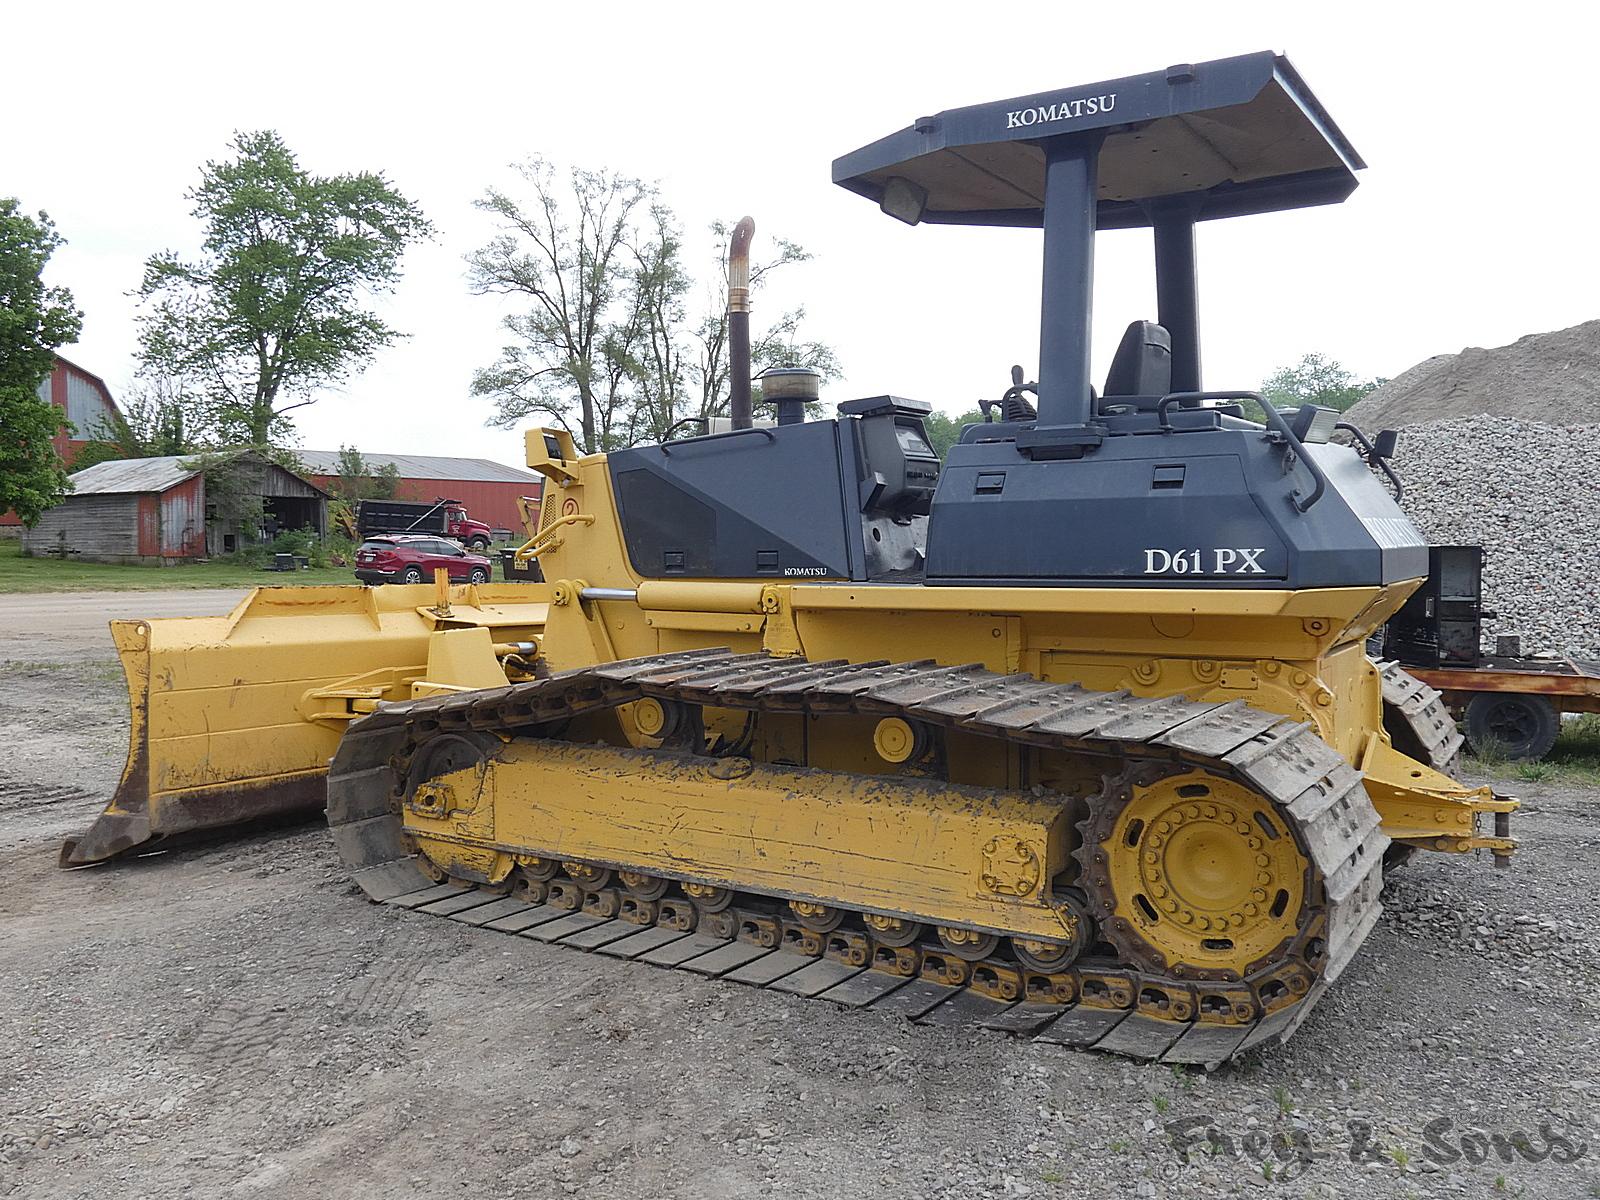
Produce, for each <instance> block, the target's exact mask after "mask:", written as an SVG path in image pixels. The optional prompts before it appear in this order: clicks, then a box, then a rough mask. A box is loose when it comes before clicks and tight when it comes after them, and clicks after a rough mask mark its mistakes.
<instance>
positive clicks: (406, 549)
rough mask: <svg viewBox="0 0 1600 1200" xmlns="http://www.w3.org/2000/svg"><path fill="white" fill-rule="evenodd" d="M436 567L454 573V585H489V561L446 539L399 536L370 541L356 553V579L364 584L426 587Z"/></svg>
mask: <svg viewBox="0 0 1600 1200" xmlns="http://www.w3.org/2000/svg"><path fill="white" fill-rule="evenodd" d="M436 567H443V568H445V570H447V571H449V572H450V582H451V583H488V582H489V560H488V559H487V558H485V557H483V555H481V554H468V553H467V552H466V551H465V550H463V549H462V548H461V547H460V546H458V545H456V544H455V543H454V542H450V541H446V540H445V539H444V538H436V537H427V536H424V535H421V534H402V533H396V534H392V535H389V536H387V537H371V538H368V539H367V540H366V541H364V542H362V543H361V546H360V548H359V549H358V550H357V551H356V578H357V579H359V580H361V582H362V583H426V582H428V581H430V580H432V579H433V572H434V568H436Z"/></svg>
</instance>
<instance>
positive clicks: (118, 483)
mask: <svg viewBox="0 0 1600 1200" xmlns="http://www.w3.org/2000/svg"><path fill="white" fill-rule="evenodd" d="M186 461H188V460H187V458H186V457H185V456H183V455H180V454H172V455H167V456H166V457H164V458H119V459H115V460H113V461H111V462H103V463H96V464H95V465H94V466H92V467H85V468H84V469H83V470H82V471H78V472H76V473H74V474H73V476H72V494H73V495H75V496H94V495H112V494H121V493H128V492H164V491H166V490H167V489H168V488H173V487H176V486H177V485H178V484H180V483H182V482H183V481H184V480H186V479H193V478H194V477H195V476H196V475H198V474H199V473H200V472H198V471H193V470H186V469H185V468H184V466H183V463H184V462H186Z"/></svg>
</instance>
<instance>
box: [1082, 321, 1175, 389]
mask: <svg viewBox="0 0 1600 1200" xmlns="http://www.w3.org/2000/svg"><path fill="white" fill-rule="evenodd" d="M1171 390H1172V335H1171V334H1169V333H1168V332H1167V331H1166V329H1165V328H1164V327H1162V326H1160V325H1157V324H1156V323H1155V322H1154V321H1135V322H1133V323H1132V324H1131V325H1129V326H1128V329H1127V332H1126V333H1124V334H1123V335H1122V341H1121V342H1120V343H1119V344H1118V345H1117V352H1116V354H1115V355H1114V356H1113V357H1112V359H1111V370H1110V371H1108V372H1107V373H1106V392H1105V395H1104V396H1102V397H1100V404H1099V410H1100V411H1102V412H1104V411H1105V409H1107V408H1108V407H1110V406H1112V405H1124V406H1128V407H1133V408H1140V409H1154V408H1155V406H1156V404H1157V402H1158V401H1159V400H1160V399H1161V397H1163V396H1165V395H1166V394H1167V393H1168V392H1170V391H1171Z"/></svg>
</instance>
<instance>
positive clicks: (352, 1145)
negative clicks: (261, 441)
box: [0, 592, 1600, 1200]
mask: <svg viewBox="0 0 1600 1200" xmlns="http://www.w3.org/2000/svg"><path fill="white" fill-rule="evenodd" d="M202 597H203V599H202ZM19 600H20V601H23V602H25V604H20V603H18V601H19ZM202 603H204V604H209V605H211V606H212V607H210V608H208V609H205V610H203V611H222V610H224V609H225V608H226V607H227V606H228V605H229V604H230V603H231V598H230V597H225V596H222V595H219V594H218V593H215V592H206V593H196V594H193V595H192V596H181V595H177V594H150V595H144V596H135V597H107V596H94V597H61V596H50V597H22V598H8V597H0V624H3V627H4V634H3V637H0V681H3V683H4V687H0V746H3V747H4V749H3V750H0V870H3V872H4V875H3V878H4V880H5V882H4V883H3V884H0V947H3V950H0V963H3V966H4V969H3V971H0V1195H16V1196H28V1197H35V1196H37V1197H86V1198H87V1197H93V1198H94V1200H104V1198H105V1197H108V1196H117V1197H146V1196H149V1197H169V1196H172V1197H215V1196H224V1197H230V1196H241V1197H245V1196H249V1197H286V1198H293V1200H304V1198H305V1197H308V1196H310V1197H319V1196H340V1197H373V1198H379V1197H381V1198H385V1200H387V1198H389V1197H395V1196H408V1195H427V1196H445V1195H451V1196H454V1195H463V1196H496V1197H516V1196H527V1197H546V1196H551V1197H563V1196H568V1195H577V1196H584V1197H597V1198H610V1197H617V1198H619V1200H623V1198H625V1200H647V1198H651V1197H678V1196H684V1197H689V1196H693V1197H696V1198H697V1200H724V1198H727V1200H731V1198H734V1197H746V1196H750V1195H767V1194H770V1195H774V1196H784V1197H819V1198H821V1197H878V1196H883V1197H891V1196H892V1197H896V1198H897V1200H912V1198H914V1197H924V1198H931V1197H934V1196H948V1197H961V1198H966V1197H991V1196H992V1197H1002V1196H1024V1195H1027V1196H1041V1197H1043V1196H1062V1197H1068V1196H1074V1197H1075V1196H1079V1195H1107V1196H1113V1195H1114V1196H1132V1197H1166V1196H1196V1197H1200V1196H1207V1197H1209V1196H1215V1195H1231V1194H1241V1195H1274V1194H1281V1195H1285V1196H1303V1195H1309V1196H1357V1195H1359V1196H1361V1197H1362V1198H1363V1200H1366V1198H1368V1197H1390V1196H1393V1197H1402V1196H1429V1197H1431V1196H1440V1195H1446V1196H1456V1195H1459V1196H1486V1197H1490V1196H1502V1195H1526V1196H1530V1197H1535V1196H1536V1197H1593V1196H1596V1195H1600V1129H1597V1128H1596V1122H1595V1118H1594V1116H1593V1112H1594V1110H1595V1107H1596V1105H1597V1103H1600V1066H1597V1063H1600V1054H1597V1051H1600V1044H1597V1042H1600V1039H1597V1035H1596V1030H1597V1028H1600V986H1597V984H1600V955H1597V954H1596V950H1597V949H1600V932H1597V926H1596V923H1595V922H1594V920H1593V917H1592V912H1593V909H1594V904H1595V897H1596V896H1597V895H1600V794H1597V793H1596V792H1595V791H1593V790H1589V789H1581V788H1576V787H1571V786H1563V787H1556V786H1550V785H1527V786H1526V787H1525V788H1524V796H1525V798H1526V799H1527V800H1528V802H1529V803H1528V808H1527V811H1526V812H1525V813H1524V814H1522V815H1521V816H1520V817H1519V818H1518V822H1517V830H1518V832H1519V833H1520V834H1521V835H1522V836H1523V837H1524V838H1525V839H1526V849H1525V851H1524V852H1523V854H1522V855H1521V856H1520V857H1519V859H1518V862H1517V864H1516V866H1515V868H1514V869H1512V870H1510V871H1495V870H1493V869H1492V868H1491V867H1490V865H1489V863H1488V862H1487V861H1486V860H1485V861H1472V860H1468V861H1445V860H1443V859H1442V858H1440V857H1439V856H1433V855H1429V856H1424V857H1423V859H1422V860H1421V861H1419V862H1418V863H1417V864H1416V865H1414V866H1413V867H1412V868H1411V869H1409V870H1408V871H1406V872H1405V873H1404V874H1402V875H1400V876H1397V877H1396V878H1395V879H1394V880H1393V881H1392V883H1391V885H1390V887H1389V888H1388V889H1387V891H1386V894H1385V900H1386V903H1387V905H1388V908H1389V912H1388V914H1387V915H1386V916H1385V918H1384V921H1383V923H1382V924H1381V925H1380V927H1379V929H1378V931H1377V933H1376V934H1375V935H1374V936H1373V937H1372V938H1371V939H1370V940H1369V941H1368V943H1367V945H1366V947H1365V948H1364V950H1363V952H1362V953H1361V954H1360V955H1359V956H1358V958H1357V960H1356V961H1355V963H1354V965H1353V966H1352V967H1351V968H1350V969H1349V971H1348V972H1347V973H1346V975H1345V976H1344V978H1343V979H1342V980H1341V981H1340V982H1339V984H1338V985H1337V986H1336V987H1335V988H1334V989H1333V991H1332V992H1331V993H1330V995H1329V997H1328V998H1327V999H1326V1000H1325V1001H1324V1002H1323V1004H1322V1005H1321V1006H1320V1007H1319V1008H1318V1010H1317V1012H1316V1013H1315V1014H1314V1015H1313V1017H1312V1018H1311V1020H1310V1021H1309V1022H1308V1024H1307V1026H1306V1027H1305V1028H1304V1029H1302V1030H1301V1032H1300V1034H1299V1036H1298V1037H1297V1038H1296V1039H1295V1040H1294V1041H1293V1042H1291V1043H1290V1045H1289V1046H1287V1047H1274V1048H1272V1049H1269V1050H1267V1051H1264V1052H1262V1053H1259V1054H1257V1055H1256V1056H1254V1057H1253V1058H1250V1059H1248V1060H1246V1061H1245V1062H1243V1063H1241V1064H1238V1065H1236V1066H1233V1067H1229V1068H1226V1069H1224V1070H1221V1071H1218V1072H1216V1073H1214V1074H1211V1075H1206V1074H1204V1073H1190V1072H1183V1071H1173V1070H1171V1069H1169V1068H1165V1067H1151V1066H1143V1065H1139V1064H1135V1063H1132V1062H1128V1061H1124V1060H1119V1059H1114V1058H1108V1057H1103V1056H1097V1055H1093V1054H1086V1053H1077V1052H1073V1051H1068V1050H1062V1049H1060V1048H1058V1047H1051V1046H1045V1045H1042V1044H1037V1043H1022V1042H1015V1041H1010V1040H1007V1039H1006V1038H1005V1037H1003V1036H1001V1035H977V1036H973V1035H967V1034H963V1035H962V1037H961V1040H958V1041H952V1040H950V1035H949V1034H948V1033H946V1032H944V1031H941V1030H938V1029H934V1028H928V1027H922V1026H914V1025H909V1024H906V1023H903V1022H900V1021H896V1020H891V1019H887V1018H884V1017H881V1016H878V1015H875V1014H871V1013H861V1012H851V1011H845V1010H840V1009H836V1008H833V1007H832V1006H829V1005H825V1004H822V1003H819V1002H816V1001H804V1000H799V999H796V998H792V997H787V996H783V995H780V994H777V993H773V992H767V991H757V990H753V989H749V988H743V987H740V986H738V985H735V984H727V983H720V982H712V981H706V980H703V979H700V978H698V977H695V976H690V975H686V974H684V973H680V972H670V971H661V970H656V969H653V968H648V967H645V966H642V965H636V964H624V963H620V962H617V961H614V960H611V959H606V958H602V957H600V956H597V955H586V954H583V953H580V952H577V951H574V950H568V949H562V948H558V947H551V946H546V945H543V944H540V943H536V942H533V941H530V940H527V939H523V938H515V937H508V936H505V935H498V934H492V933H487V932H483V931H479V930H472V929H468V928H466V927H464V926H461V925H459V924H457V923H454V922H449V921H442V920H438V919H429V918H422V917H416V916H412V915H410V914H406V913H402V912H399V911H396V910H393V909H389V908H383V907H377V906H373V905H371V904H369V903H367V902H366V901H365V900H364V899H362V897H361V896H360V894H359V892H358V891H357V890H356V888H355V887H353V886H352V885H351V884H350V883H349V881H348V879H347V878H346V876H345V873H344V871H343V870H342V869H341V868H340V866H339V864H338V862H337V859H336V857H335V855H334V853H333V850H332V847H331V845H330V843H329V839H328V836H327V833H326V831H325V830H324V829H322V828H320V827H318V826H304V827H300V828H297V829H292V830H287V831H280V832H277V833H273V834H269V835H261V836H256V837H253V838H250V839H248V840H244V841H240V842H235V843H230V844H228V845H225V846H213V847H210V848H200V849H191V850H185V851H181V852H174V853H169V854H164V855H158V856H152V857H150V858H146V859H141V860H138V861H135V862H130V863H124V864H120V865H118V866H115V867H110V868H96V869H90V870H85V871H78V872H70V873H69V872H62V871H59V870H58V869H57V868H56V867H55V865H54V863H55V849H56V843H57V842H58V840H59V838H60V836H61V835H62V834H63V833H65V832H67V831H68V830H70V829H72V828H73V827H75V826H80V825H82V824H84V823H86V822H87V821H88V820H89V818H90V817H91V816H92V815H93V813H94V812H95V811H96V810H97V808H98V807H99V805H100V804H101V803H103V801H104V799H105V798H106V796H108V795H109V793H110V790H111V787H112V784H113V782H114V780H115V778H116V775H117V772H118V770H119V769H120V767H121V763H122V757H123V753H124V750H125V739H126V736H127V735H126V715H125V709H126V706H125V703H124V700H123V697H122V685H121V679H120V672H119V671H118V670H117V669H116V667H115V665H114V662H113V660H112V655H111V653H110V648H109V643H108V641H107V640H106V638H105V637H104V634H103V625H102V622H103V620H104V619H105V617H106V616H107V615H109V613H110V611H111V605H113V604H115V605H116V606H117V610H118V611H124V610H125V611H127V612H129V613H130V614H131V613H139V614H148V613H151V612H154V611H156V606H158V605H159V606H161V609H162V611H172V610H173V609H174V608H176V609H180V610H182V609H187V610H188V611H194V612H199V611H202V609H200V608H199V607H197V606H198V605H200V604H202ZM33 622H38V623H41V624H42V625H43V626H44V628H43V630H42V631H41V630H39V628H38V627H37V626H34V628H32V629H30V628H29V625H30V623H33ZM1208 1128H1209V1130H1211V1131H1212V1133H1213V1134H1214V1136H1213V1137H1211V1138H1209V1139H1208V1137H1207V1132H1206V1131H1207V1129H1208ZM1496 1138H1498V1140H1495V1139H1496ZM1464 1139H1465V1140H1464ZM1183 1146H1188V1149H1187V1151H1186V1152H1185V1151H1184V1150H1182V1149H1180V1147H1183ZM1474 1159H1477V1160H1478V1161H1473V1160H1474ZM1530 1159H1538V1160H1539V1161H1530Z"/></svg>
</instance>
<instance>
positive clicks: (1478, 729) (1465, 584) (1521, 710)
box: [1383, 546, 1600, 759]
mask: <svg viewBox="0 0 1600 1200" xmlns="http://www.w3.org/2000/svg"><path fill="white" fill-rule="evenodd" d="M1483 557H1484V555H1483V548H1482V547H1481V546H1433V547H1430V548H1429V571H1428V580H1427V582H1426V583H1425V584H1424V585H1423V586H1422V587H1421V588H1420V589H1418V591H1417V592H1416V593H1415V594H1414V595H1413V596H1412V597H1411V599H1409V600H1407V601H1406V603H1405V606H1404V607H1403V608H1401V610H1400V611H1399V612H1397V613H1396V614H1395V615H1394V617H1393V618H1392V619H1391V620H1390V622H1389V625H1388V627H1387V629H1386V630H1385V632H1384V640H1383V655H1384V657H1386V658H1389V659H1393V660H1394V661H1396V662H1398V663H1400V664H1401V665H1402V666H1403V667H1404V668H1405V669H1406V671H1407V672H1408V673H1409V674H1411V675H1414V676H1416V677H1417V678H1418V679H1420V680H1422V682H1424V683H1426V684H1427V685H1428V686H1429V687H1431V688H1434V689H1436V690H1437V691H1439V692H1440V693H1441V694H1442V695H1443V696H1444V700H1445V703H1446V704H1448V705H1449V706H1450V709H1451V711H1452V712H1454V713H1455V714H1456V716H1457V718H1458V719H1460V720H1461V721H1462V723H1463V724H1464V725H1465V727H1466V728H1465V733H1466V736H1467V743H1468V744H1469V745H1470V746H1471V747H1472V749H1473V751H1474V753H1480V754H1481V753H1484V752H1485V751H1487V750H1490V749H1491V747H1492V750H1493V752H1497V753H1499V754H1502V755H1504V756H1505V757H1507V758H1515V759H1539V758H1543V757H1544V756H1545V755H1546V754H1548V753H1549V752H1550V748H1551V747H1552V746H1553V745H1555V740H1556V737H1557V735H1558V734H1559V733H1560V732H1561V716H1562V714H1563V713H1591V712H1600V661H1595V660H1592V659H1582V658H1572V657H1568V656H1564V655H1539V656H1523V655H1520V654H1518V653H1516V650H1515V647H1516V645H1517V639H1516V638H1514V637H1503V638H1500V639H1499V643H1500V647H1501V648H1502V650H1511V653H1504V652H1502V653H1497V654H1484V653H1483V652H1482V650H1481V648H1480V644H1479V643H1480V638H1481V636H1482V621H1483V618H1484V617H1492V616H1493V615H1494V614H1493V613H1489V612H1485V611H1484V609H1483Z"/></svg>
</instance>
